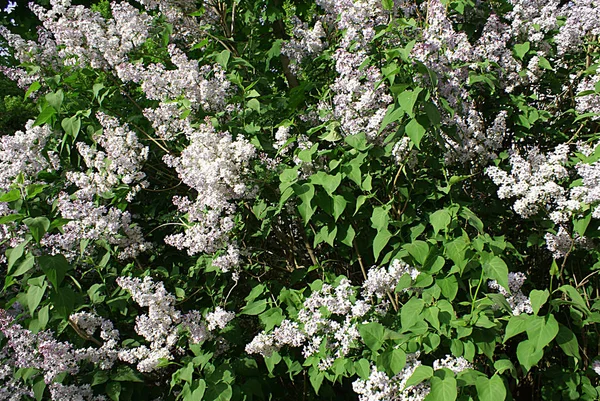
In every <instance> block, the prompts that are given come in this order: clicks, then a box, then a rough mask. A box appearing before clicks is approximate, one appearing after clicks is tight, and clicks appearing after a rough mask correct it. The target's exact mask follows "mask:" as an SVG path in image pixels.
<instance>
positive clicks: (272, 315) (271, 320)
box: [258, 308, 283, 331]
mask: <svg viewBox="0 0 600 401" xmlns="http://www.w3.org/2000/svg"><path fill="white" fill-rule="evenodd" d="M258 318H259V319H260V321H261V323H262V324H263V325H264V326H265V330H266V331H271V330H273V328H274V327H275V326H277V325H279V324H280V323H281V322H282V321H283V311H282V310H281V308H269V309H267V310H266V311H264V312H263V313H261V314H260V315H259V316H258Z"/></svg>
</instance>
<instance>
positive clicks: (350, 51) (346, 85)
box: [282, 0, 392, 140]
mask: <svg viewBox="0 0 600 401" xmlns="http://www.w3.org/2000/svg"><path fill="white" fill-rule="evenodd" d="M317 5H319V6H320V7H321V8H323V10H325V15H324V16H323V17H321V19H318V20H317V21H316V22H315V25H314V27H313V28H309V27H308V26H307V24H306V23H303V22H301V21H300V20H298V19H297V18H296V19H294V21H293V22H294V26H295V28H294V31H293V37H292V39H291V40H289V41H288V42H286V43H284V44H283V46H282V52H283V53H284V54H286V55H287V56H288V57H289V58H290V59H291V60H292V64H291V68H292V69H293V70H294V71H297V69H298V65H299V63H300V62H301V61H302V59H303V58H305V57H307V56H308V55H311V54H314V53H315V52H319V51H321V50H322V49H323V48H324V47H325V46H327V43H326V42H325V41H324V38H325V36H326V32H325V28H324V27H325V26H327V27H331V28H335V29H337V30H338V31H340V32H343V37H342V40H341V42H340V47H339V48H338V49H337V50H336V51H335V52H334V53H333V59H334V61H335V63H336V67H335V68H336V72H337V73H338V77H337V78H336V80H335V82H334V84H333V85H332V86H331V91H332V93H333V103H332V104H328V103H326V102H321V103H320V104H319V114H320V118H321V120H322V121H323V122H330V121H331V119H334V120H336V121H339V123H340V130H341V133H342V134H343V135H354V134H357V133H359V132H364V133H366V135H367V137H368V138H369V139H370V140H376V139H377V137H378V135H379V132H378V131H379V127H380V125H381V122H382V121H383V117H384V116H385V114H386V111H387V107H388V105H389V104H390V103H392V97H391V96H390V94H389V93H388V89H387V86H386V84H385V83H383V82H382V81H383V75H382V74H381V71H380V70H379V69H378V68H377V67H374V66H370V67H366V68H364V69H363V68H361V66H362V64H363V63H364V62H365V60H366V59H367V57H368V51H367V50H368V47H369V44H370V43H371V41H372V39H373V38H374V36H375V27H376V26H378V25H382V24H385V23H386V22H387V21H388V19H389V18H390V15H391V13H390V11H387V10H384V8H383V6H382V4H381V2H379V1H374V0H358V1H344V2H340V1H331V0H319V1H317Z"/></svg>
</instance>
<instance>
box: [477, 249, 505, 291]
mask: <svg viewBox="0 0 600 401" xmlns="http://www.w3.org/2000/svg"><path fill="white" fill-rule="evenodd" d="M483 271H484V272H485V274H486V276H487V277H489V278H491V279H492V280H496V281H497V282H498V284H500V285H501V286H502V287H504V288H505V289H506V291H510V288H509V287H508V266H506V263H504V261H503V260H502V259H501V258H500V257H498V256H494V257H493V258H492V259H490V260H489V261H487V262H486V263H484V264H483Z"/></svg>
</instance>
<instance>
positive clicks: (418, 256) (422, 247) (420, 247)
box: [403, 240, 508, 274]
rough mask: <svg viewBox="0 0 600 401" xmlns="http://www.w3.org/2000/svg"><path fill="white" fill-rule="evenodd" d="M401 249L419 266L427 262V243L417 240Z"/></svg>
mask: <svg viewBox="0 0 600 401" xmlns="http://www.w3.org/2000/svg"><path fill="white" fill-rule="evenodd" d="M403 248H404V249H406V250H407V251H408V253H409V254H410V256H412V257H413V258H415V260H416V261H417V262H418V263H419V264H420V265H421V266H422V265H424V264H425V260H427V256H428V255H429V244H428V243H427V242H425V241H420V240H417V241H413V242H411V243H410V244H405V245H404V246H403ZM507 274H508V273H507Z"/></svg>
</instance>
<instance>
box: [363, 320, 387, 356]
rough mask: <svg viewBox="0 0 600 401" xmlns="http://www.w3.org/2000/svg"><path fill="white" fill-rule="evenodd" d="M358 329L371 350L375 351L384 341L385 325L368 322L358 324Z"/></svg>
mask: <svg viewBox="0 0 600 401" xmlns="http://www.w3.org/2000/svg"><path fill="white" fill-rule="evenodd" d="M358 331H359V333H360V335H361V337H362V339H363V341H364V342H365V345H366V346H367V347H369V349H370V350H371V351H374V352H375V351H377V350H379V349H380V348H381V346H382V345H383V342H384V341H385V327H383V326H382V325H381V324H380V323H377V322H370V323H365V324H360V325H358Z"/></svg>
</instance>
